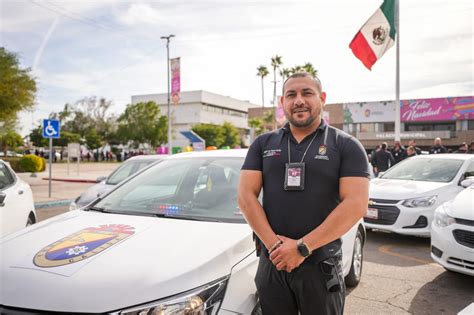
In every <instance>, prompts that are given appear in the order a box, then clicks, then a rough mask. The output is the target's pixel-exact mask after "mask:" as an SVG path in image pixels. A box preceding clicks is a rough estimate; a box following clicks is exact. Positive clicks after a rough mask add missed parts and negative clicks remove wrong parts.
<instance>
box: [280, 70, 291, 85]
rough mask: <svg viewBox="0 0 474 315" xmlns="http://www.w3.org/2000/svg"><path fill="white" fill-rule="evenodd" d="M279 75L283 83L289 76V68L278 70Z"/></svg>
mask: <svg viewBox="0 0 474 315" xmlns="http://www.w3.org/2000/svg"><path fill="white" fill-rule="evenodd" d="M280 75H281V78H282V79H283V82H285V80H286V79H287V78H288V77H289V76H290V75H291V69H290V68H282V69H281V70H280Z"/></svg>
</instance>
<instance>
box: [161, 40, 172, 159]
mask: <svg viewBox="0 0 474 315" xmlns="http://www.w3.org/2000/svg"><path fill="white" fill-rule="evenodd" d="M171 37H175V36H174V35H173V34H170V35H168V36H161V37H160V38H161V39H166V56H167V61H168V62H167V65H168V154H171V153H172V151H171V150H172V147H171V109H170V39H171Z"/></svg>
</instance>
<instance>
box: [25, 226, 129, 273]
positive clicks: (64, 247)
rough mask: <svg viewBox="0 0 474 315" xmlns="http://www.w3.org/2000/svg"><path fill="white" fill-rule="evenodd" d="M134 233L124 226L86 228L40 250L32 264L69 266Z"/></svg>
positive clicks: (45, 266) (43, 266)
mask: <svg viewBox="0 0 474 315" xmlns="http://www.w3.org/2000/svg"><path fill="white" fill-rule="evenodd" d="M134 233H135V228H134V227H132V226H129V225H124V224H108V225H100V226H99V227H88V228H85V229H83V230H80V231H78V232H76V233H74V234H71V235H68V236H66V237H64V238H63V239H60V240H59V241H57V242H54V243H53V244H50V245H48V246H46V247H44V248H43V249H41V250H40V251H39V252H38V253H37V254H36V255H35V257H34V258H33V263H34V264H35V265H36V266H38V267H42V268H48V267H58V266H64V265H69V264H72V263H75V262H79V261H82V260H84V259H87V258H89V257H92V256H95V255H97V254H99V253H101V252H103V251H104V250H106V249H107V248H109V247H111V246H113V245H115V244H117V243H119V242H121V241H123V240H124V239H126V238H128V237H130V236H131V235H133V234H134Z"/></svg>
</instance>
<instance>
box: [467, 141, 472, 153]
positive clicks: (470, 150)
mask: <svg viewBox="0 0 474 315" xmlns="http://www.w3.org/2000/svg"><path fill="white" fill-rule="evenodd" d="M467 153H469V154H474V141H471V147H470V148H469V151H467Z"/></svg>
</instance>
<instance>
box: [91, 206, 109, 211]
mask: <svg viewBox="0 0 474 315" xmlns="http://www.w3.org/2000/svg"><path fill="white" fill-rule="evenodd" d="M90 210H92V211H97V212H102V213H109V211H108V210H107V209H105V208H102V207H96V206H92V207H89V208H87V211H90Z"/></svg>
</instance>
